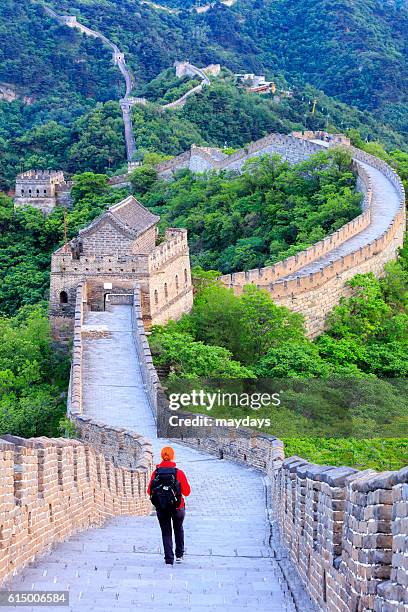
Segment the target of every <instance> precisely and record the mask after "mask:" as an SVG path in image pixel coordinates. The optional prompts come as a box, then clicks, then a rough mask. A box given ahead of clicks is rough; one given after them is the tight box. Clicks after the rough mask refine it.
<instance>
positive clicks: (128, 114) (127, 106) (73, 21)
mask: <svg viewBox="0 0 408 612" xmlns="http://www.w3.org/2000/svg"><path fill="white" fill-rule="evenodd" d="M44 10H45V12H46V13H47V14H48V15H49V16H50V17H52V18H53V19H55V20H56V21H58V23H61V24H63V25H65V26H67V27H69V28H75V29H77V30H79V31H80V32H81V33H82V34H85V35H86V36H91V37H92V38H98V39H99V40H101V41H102V42H103V44H104V45H106V46H108V47H109V48H110V49H111V50H112V58H113V62H114V64H115V65H116V66H118V68H119V70H120V72H121V73H122V76H123V78H124V79H125V86H126V90H125V95H124V97H123V98H122V99H121V100H120V107H121V109H122V116H123V123H124V130H125V141H126V153H127V159H128V162H129V169H131V168H133V167H134V164H132V160H133V159H134V156H135V154H136V143H135V137H134V134H133V127H132V108H133V106H135V105H136V104H146V99H145V98H134V97H132V96H131V92H132V89H133V87H134V78H133V75H132V72H131V71H130V69H129V68H128V66H127V64H126V59H125V54H124V53H123V52H122V51H121V50H120V49H119V47H118V46H117V45H116V44H115V43H113V42H112V41H111V40H109V38H107V37H106V36H105V35H104V34H101V33H100V32H97V31H96V30H92V29H91V28H88V27H87V26H85V25H83V24H82V23H81V22H80V21H78V19H77V17H76V16H75V15H58V14H57V13H56V12H55V11H54V10H53V9H51V8H49V7H44ZM176 70H177V74H178V76H180V77H181V76H184V75H189V76H197V77H198V78H200V79H201V83H200V84H199V85H197V86H196V87H194V88H192V89H190V90H189V91H187V92H186V93H185V94H183V95H182V96H180V98H178V99H177V100H174V102H169V103H168V104H164V105H163V106H161V109H162V110H168V109H174V108H180V107H182V106H184V104H185V103H186V101H187V99H188V98H189V97H190V96H192V95H194V94H196V93H198V92H200V91H201V90H202V88H203V87H204V86H205V85H209V84H210V79H209V78H208V75H207V74H206V73H205V72H204V70H202V69H201V68H197V67H196V66H193V65H192V64H190V63H189V62H178V63H176Z"/></svg>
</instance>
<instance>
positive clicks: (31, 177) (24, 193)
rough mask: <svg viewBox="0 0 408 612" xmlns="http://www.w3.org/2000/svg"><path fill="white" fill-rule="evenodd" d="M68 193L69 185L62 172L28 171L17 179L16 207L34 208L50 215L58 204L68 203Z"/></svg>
mask: <svg viewBox="0 0 408 612" xmlns="http://www.w3.org/2000/svg"><path fill="white" fill-rule="evenodd" d="M68 192H69V184H68V183H67V182H66V181H65V178H64V173H63V172H61V171H60V170H28V171H27V172H22V173H21V174H19V175H17V177H16V195H15V198H14V205H15V206H16V207H18V206H32V207H34V208H38V209H39V210H41V211H42V212H43V213H44V214H48V213H49V212H51V211H52V210H53V209H54V208H55V206H57V204H58V203H60V202H62V201H64V202H66V203H68V201H69V193H68ZM67 194H68V195H67Z"/></svg>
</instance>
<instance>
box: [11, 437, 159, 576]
mask: <svg viewBox="0 0 408 612" xmlns="http://www.w3.org/2000/svg"><path fill="white" fill-rule="evenodd" d="M133 450H134V453H135V455H134V459H133V462H132V466H131V467H130V466H126V465H125V466H120V465H118V463H117V460H116V456H115V459H114V460H113V461H112V460H109V459H107V458H106V457H105V455H104V454H103V453H102V452H99V451H98V450H95V448H94V447H93V446H91V445H90V444H88V443H87V444H85V443H83V442H80V441H78V440H72V439H71V440H68V439H64V438H51V439H50V438H30V439H25V438H19V437H16V436H9V435H7V436H3V437H2V438H0V470H1V476H2V478H1V484H0V494H1V495H0V548H1V552H2V554H1V556H0V583H3V582H4V581H5V580H7V579H8V578H10V577H11V576H12V575H13V574H15V573H16V572H18V571H19V570H21V568H23V567H24V566H25V565H27V564H28V563H29V562H31V561H33V560H34V558H35V557H36V556H37V555H38V554H40V553H42V552H44V551H46V550H48V549H50V548H51V547H52V546H54V545H55V544H56V543H58V542H60V541H62V540H65V539H67V538H68V537H69V536H70V535H72V534H73V533H75V532H78V531H82V530H84V529H87V528H89V527H92V526H97V525H101V524H102V523H103V522H105V520H106V519H107V518H109V517H112V516H118V515H124V514H138V515H145V514H149V512H150V509H151V505H150V500H149V498H148V496H147V494H146V485H147V481H148V478H149V477H150V473H151V468H152V461H151V458H152V449H151V446H150V445H149V444H148V443H147V442H146V441H143V444H140V450H139V447H137V446H134V449H133Z"/></svg>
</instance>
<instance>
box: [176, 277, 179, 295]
mask: <svg viewBox="0 0 408 612" xmlns="http://www.w3.org/2000/svg"><path fill="white" fill-rule="evenodd" d="M178 289H179V280H178V274H176V290H177V291H178Z"/></svg>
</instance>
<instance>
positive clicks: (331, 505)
mask: <svg viewBox="0 0 408 612" xmlns="http://www.w3.org/2000/svg"><path fill="white" fill-rule="evenodd" d="M157 405H158V418H159V427H160V431H161V432H162V435H168V436H169V437H171V436H172V432H173V433H174V430H172V428H171V426H169V419H170V417H171V416H172V415H173V414H174V413H173V412H172V411H171V410H170V409H169V406H168V401H167V399H166V397H165V395H164V393H163V391H162V390H161V389H160V388H159V389H158V390H157ZM179 416H180V413H179ZM182 416H183V417H185V416H191V417H194V416H195V415H194V414H191V413H186V412H184V411H183V414H182ZM166 428H167V429H166ZM196 431H197V435H196V437H194V427H189V433H188V437H187V438H185V439H183V438H181V439H180V440H178V441H179V442H182V443H184V444H187V445H188V446H192V447H194V448H198V449H200V450H202V451H205V452H209V453H211V454H213V455H214V456H216V457H218V458H221V459H224V460H232V461H236V462H239V463H242V464H244V465H247V466H251V467H255V468H257V469H259V470H261V471H263V472H264V473H265V475H266V477H267V492H268V494H267V503H268V509H269V513H270V522H271V545H272V548H273V549H274V552H275V556H276V557H277V558H279V559H280V565H281V568H282V570H283V572H284V574H285V576H286V578H287V579H288V580H289V582H290V583H291V585H292V595H293V596H294V598H295V601H296V605H297V608H298V609H303V605H302V600H301V599H298V597H299V598H301V597H302V589H299V588H297V586H296V585H297V581H300V582H301V583H302V584H303V587H304V588H305V589H306V591H307V592H308V594H309V595H310V597H311V598H312V600H313V601H314V603H315V604H316V605H317V606H318V607H319V609H321V610H324V611H326V612H350V611H354V612H357V611H359V610H374V611H376V612H384V611H385V610H395V611H400V610H401V612H402V611H403V610H405V609H406V605H407V604H408V600H407V581H408V539H407V524H406V521H407V515H408V468H403V469H401V470H399V471H390V472H376V471H374V470H364V471H358V470H356V469H354V468H351V467H347V466H342V467H335V466H330V465H317V464H314V463H311V462H309V461H307V460H306V459H303V458H301V457H296V456H292V457H289V458H286V459H285V448H284V444H283V442H282V441H281V440H279V439H277V438H274V437H273V436H270V435H267V434H259V433H257V432H255V431H251V430H248V429H242V428H241V429H238V430H237V429H235V428H234V429H232V428H230V427H227V426H225V427H221V426H218V427H217V434H214V431H213V428H212V426H208V428H205V427H203V426H201V425H200V426H199V427H197V430H196ZM179 435H180V434H179ZM294 569H295V574H294Z"/></svg>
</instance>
